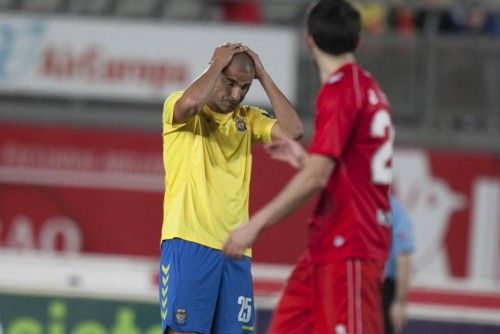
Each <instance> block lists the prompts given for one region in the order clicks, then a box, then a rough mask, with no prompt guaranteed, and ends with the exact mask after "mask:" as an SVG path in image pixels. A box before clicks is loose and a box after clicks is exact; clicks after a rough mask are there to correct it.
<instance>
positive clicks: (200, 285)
mask: <svg viewBox="0 0 500 334" xmlns="http://www.w3.org/2000/svg"><path fill="white" fill-rule="evenodd" d="M159 287H160V311H161V318H162V333H167V329H168V328H172V329H174V330H176V331H181V332H195V333H203V334H210V333H217V334H236V333H244V334H248V333H253V331H254V323H255V310H254V305H253V289H252V274H251V272H250V258H249V257H246V256H245V257H243V258H242V259H240V260H234V259H230V258H228V257H226V256H224V255H223V254H222V252H221V251H220V250H216V249H213V248H209V247H206V246H202V245H199V244H196V243H193V242H189V241H185V240H181V239H172V240H166V241H163V242H162V245H161V263H160V285H159Z"/></svg>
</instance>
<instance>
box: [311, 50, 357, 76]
mask: <svg viewBox="0 0 500 334" xmlns="http://www.w3.org/2000/svg"><path fill="white" fill-rule="evenodd" d="M355 62H356V59H355V58H354V54H352V53H344V54H342V55H339V56H331V55H329V54H326V53H319V54H318V55H317V56H316V64H317V65H318V69H319V76H320V79H321V82H322V83H324V82H326V80H328V78H329V77H330V75H331V74H332V73H334V72H336V71H337V70H338V69H339V68H341V67H342V66H344V65H345V64H352V63H355Z"/></svg>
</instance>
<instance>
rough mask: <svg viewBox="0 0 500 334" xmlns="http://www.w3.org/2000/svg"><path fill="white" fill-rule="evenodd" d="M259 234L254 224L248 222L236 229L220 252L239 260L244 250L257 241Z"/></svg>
mask: <svg viewBox="0 0 500 334" xmlns="http://www.w3.org/2000/svg"><path fill="white" fill-rule="evenodd" d="M259 232H260V229H259V228H257V227H256V224H252V223H250V222H247V223H245V224H243V225H240V226H238V227H236V228H235V229H234V230H233V232H231V234H230V235H229V237H228V238H227V240H226V241H225V242H224V246H223V248H222V251H223V252H224V254H225V255H227V256H229V257H232V258H236V259H240V258H241V257H242V256H243V253H244V252H245V250H246V249H247V248H249V247H251V246H252V244H253V242H254V241H255V239H257V236H258V235H259Z"/></svg>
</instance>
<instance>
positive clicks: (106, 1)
mask: <svg viewBox="0 0 500 334" xmlns="http://www.w3.org/2000/svg"><path fill="white" fill-rule="evenodd" d="M110 7H111V0H86V1H82V0H69V2H68V12H69V13H73V14H89V15H104V14H106V13H108V11H109V9H110Z"/></svg>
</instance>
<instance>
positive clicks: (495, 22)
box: [486, 12, 500, 37]
mask: <svg viewBox="0 0 500 334" xmlns="http://www.w3.org/2000/svg"><path fill="white" fill-rule="evenodd" d="M486 32H487V33H488V34H489V35H492V36H496V37H500V12H492V13H490V14H489V15H488V19H487V21H486Z"/></svg>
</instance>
